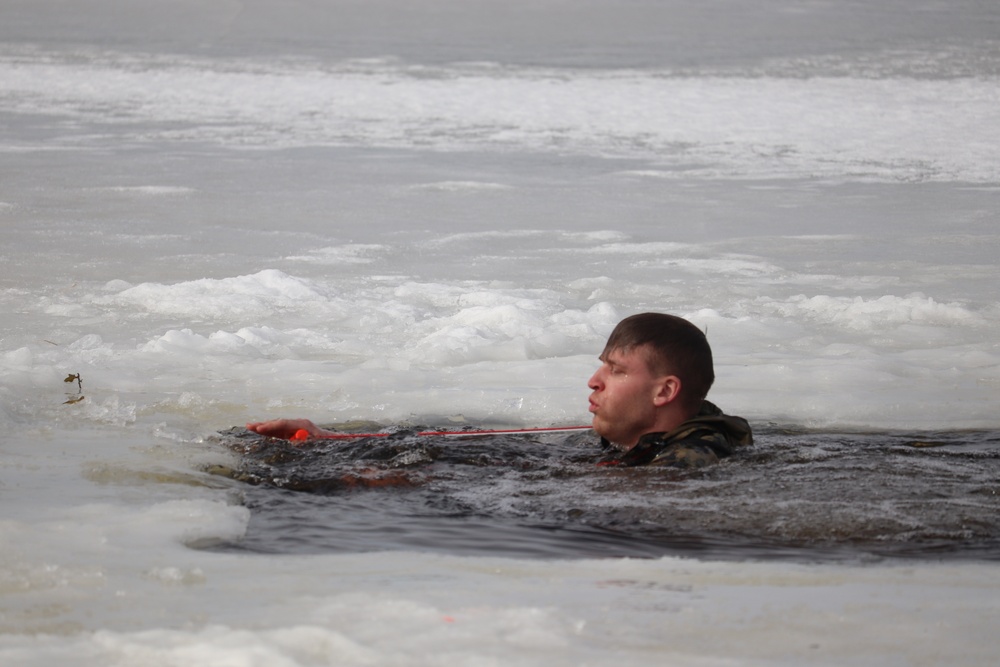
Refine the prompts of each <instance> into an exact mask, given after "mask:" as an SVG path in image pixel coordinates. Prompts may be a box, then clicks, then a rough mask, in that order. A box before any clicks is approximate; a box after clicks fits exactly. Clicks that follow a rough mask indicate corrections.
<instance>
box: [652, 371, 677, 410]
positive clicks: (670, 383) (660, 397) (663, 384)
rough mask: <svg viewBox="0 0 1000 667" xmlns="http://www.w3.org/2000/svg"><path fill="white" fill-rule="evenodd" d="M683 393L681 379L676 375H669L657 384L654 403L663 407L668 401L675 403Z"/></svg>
mask: <svg viewBox="0 0 1000 667" xmlns="http://www.w3.org/2000/svg"><path fill="white" fill-rule="evenodd" d="M680 395H681V379H680V378H679V377H677V376H676V375H668V376H666V377H664V378H663V379H662V380H660V383H659V384H658V385H657V392H656V395H655V396H654V397H653V405H655V406H656V407H658V408H662V407H663V406H664V405H667V404H668V403H673V402H674V401H676V400H677V399H678V398H679V397H680Z"/></svg>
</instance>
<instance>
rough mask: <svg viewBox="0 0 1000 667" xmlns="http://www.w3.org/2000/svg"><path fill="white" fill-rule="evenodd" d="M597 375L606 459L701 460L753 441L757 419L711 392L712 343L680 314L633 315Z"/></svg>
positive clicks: (593, 398) (614, 335) (695, 463)
mask: <svg viewBox="0 0 1000 667" xmlns="http://www.w3.org/2000/svg"><path fill="white" fill-rule="evenodd" d="M600 360H601V362H602V363H601V367H600V368H598V369H597V372H596V373H594V375H593V377H591V378H590V382H588V383H587V384H588V386H589V387H590V389H591V390H592V392H593V393H591V395H590V412H591V413H592V414H593V415H594V420H593V426H594V430H595V431H596V432H597V433H598V434H599V435H600V436H601V440H602V442H603V444H604V446H605V448H606V449H607V450H608V451H609V454H608V456H606V457H605V460H604V461H603V462H602V463H604V464H605V465H626V466H636V465H657V466H670V467H677V468H700V467H702V466H705V465H708V464H710V463H715V462H716V461H718V460H719V459H721V458H725V457H727V456H729V455H730V454H732V453H733V451H734V449H735V448H736V447H739V446H742V445H750V444H753V435H752V434H751V431H750V425H749V424H747V422H746V420H745V419H743V418H741V417H730V416H727V415H724V414H722V411H721V410H719V408H717V407H716V406H715V405H713V404H712V403H710V402H709V401H707V400H705V396H706V395H707V394H708V390H709V388H711V386H712V383H713V382H714V381H715V371H714V369H713V364H712V349H711V347H710V346H709V344H708V340H707V339H706V338H705V334H703V333H702V332H701V330H699V329H698V327H696V326H695V325H693V324H691V323H690V322H688V321H687V320H684V319H682V318H680V317H676V316H674V315H664V314H662V313H642V314H639V315H633V316H631V317H627V318H625V319H624V320H622V321H621V322H619V323H618V326H616V327H615V330H614V331H612V332H611V336H610V337H609V338H608V342H607V345H605V347H604V352H603V353H602V354H601V356H600Z"/></svg>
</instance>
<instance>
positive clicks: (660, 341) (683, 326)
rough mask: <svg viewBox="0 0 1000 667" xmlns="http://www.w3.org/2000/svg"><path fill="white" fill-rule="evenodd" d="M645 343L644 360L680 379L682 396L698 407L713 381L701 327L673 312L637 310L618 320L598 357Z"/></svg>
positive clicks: (686, 402)
mask: <svg viewBox="0 0 1000 667" xmlns="http://www.w3.org/2000/svg"><path fill="white" fill-rule="evenodd" d="M640 347H645V348H646V349H647V350H648V352H647V354H646V363H648V364H649V367H650V369H651V370H652V371H653V372H654V373H657V374H664V375H676V376H677V377H679V378H680V380H681V400H683V401H684V405H686V406H688V407H689V408H691V409H694V410H697V409H698V407H699V406H700V405H701V402H702V401H703V400H705V396H707V395H708V390H709V389H710V388H711V387H712V383H713V382H715V369H714V366H713V362H712V348H711V346H709V344H708V338H706V337H705V334H704V333H702V331H701V329H699V328H698V327H696V326H695V325H693V324H691V323H690V322H688V321H687V320H685V319H684V318H681V317H677V316H676V315H667V314H665V313H639V314H638V315H632V316H631V317H626V318H625V319H624V320H622V321H621V322H619V323H618V326H616V327H615V329H614V331H612V332H611V336H609V337H608V342H607V344H606V345H605V346H604V352H603V353H602V354H601V358H604V356H605V355H607V354H608V353H610V352H612V351H614V350H620V351H623V352H630V351H632V350H635V349H637V348H640Z"/></svg>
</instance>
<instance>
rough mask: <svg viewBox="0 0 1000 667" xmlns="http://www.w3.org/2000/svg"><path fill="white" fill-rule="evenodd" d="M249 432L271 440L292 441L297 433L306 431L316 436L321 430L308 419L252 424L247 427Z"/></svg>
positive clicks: (277, 420) (274, 420)
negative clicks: (282, 439)
mask: <svg viewBox="0 0 1000 667" xmlns="http://www.w3.org/2000/svg"><path fill="white" fill-rule="evenodd" d="M246 429H247V430H248V431H253V432H254V433H259V434H260V435H265V436H267V437H269V438H284V439H285V440H288V439H291V438H292V437H293V436H294V435H295V433H296V432H297V431H300V430H305V431H307V432H308V433H310V434H312V435H315V434H316V433H318V432H319V428H318V427H317V426H316V425H315V424H313V423H312V422H311V421H309V420H308V419H271V420H269V421H263V422H250V423H249V424H247V425H246Z"/></svg>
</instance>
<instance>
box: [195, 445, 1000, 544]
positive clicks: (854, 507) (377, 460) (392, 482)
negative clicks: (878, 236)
mask: <svg viewBox="0 0 1000 667" xmlns="http://www.w3.org/2000/svg"><path fill="white" fill-rule="evenodd" d="M756 437H757V444H756V445H755V446H754V447H753V448H750V449H748V450H746V451H745V452H743V453H742V454H740V455H738V456H735V457H733V458H731V459H727V460H725V461H723V462H722V463H720V464H718V465H716V466H712V467H709V468H706V469H702V470H697V471H677V470H669V469H655V468H631V469H617V468H616V469H609V468H605V467H598V466H596V465H594V461H595V460H596V458H597V455H598V450H599V446H598V443H597V441H596V438H595V437H594V435H593V434H592V433H591V432H589V431H587V432H582V433H575V434H571V435H568V436H567V435H565V434H559V435H547V436H489V437H475V438H462V439H455V438H451V439H447V438H428V437H418V436H416V435H414V434H413V432H412V431H401V432H399V433H397V434H395V435H394V436H392V437H389V438H376V439H372V438H370V439H362V440H358V441H350V442H344V441H325V442H317V443H308V444H305V445H302V446H299V447H295V446H292V445H290V444H288V443H287V442H284V441H277V440H270V439H266V438H262V437H260V436H256V435H254V434H249V433H246V432H244V431H241V430H235V429H234V430H233V431H230V432H228V433H225V434H223V435H222V436H221V441H222V443H223V444H224V445H225V446H227V447H229V448H232V449H234V450H236V451H238V452H240V453H241V454H242V456H241V459H242V462H241V464H240V466H239V467H238V468H236V469H219V470H216V471H214V472H217V473H218V474H222V475H225V476H228V477H232V478H233V479H236V480H238V481H239V482H241V484H240V486H241V495H242V497H243V499H244V502H245V504H246V505H247V507H249V508H250V510H251V512H252V518H251V520H250V525H249V529H248V532H247V535H246V537H245V538H244V539H243V540H241V541H240V542H238V543H232V544H226V545H222V546H220V547H216V548H221V549H225V550H239V551H249V552H261V553H319V552H366V551H383V550H400V549H406V550H420V551H438V552H446V553H450V554H457V555H497V556H513V557H528V558H581V557H588V558H589V557H602V556H609V557H621V556H631V557H656V556H663V555H685V556H699V557H711V558H724V559H730V558H732V559H745V558H756V559H781V558H791V559H796V560H807V561H816V560H823V561H829V560H852V561H857V560H875V559H880V558H886V557H893V558H918V559H949V560H951V559H962V558H971V559H983V560H1000V432H996V431H974V432H949V433H817V432H808V431H801V430H788V429H779V428H776V427H771V428H765V429H760V428H758V430H757V433H756Z"/></svg>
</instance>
